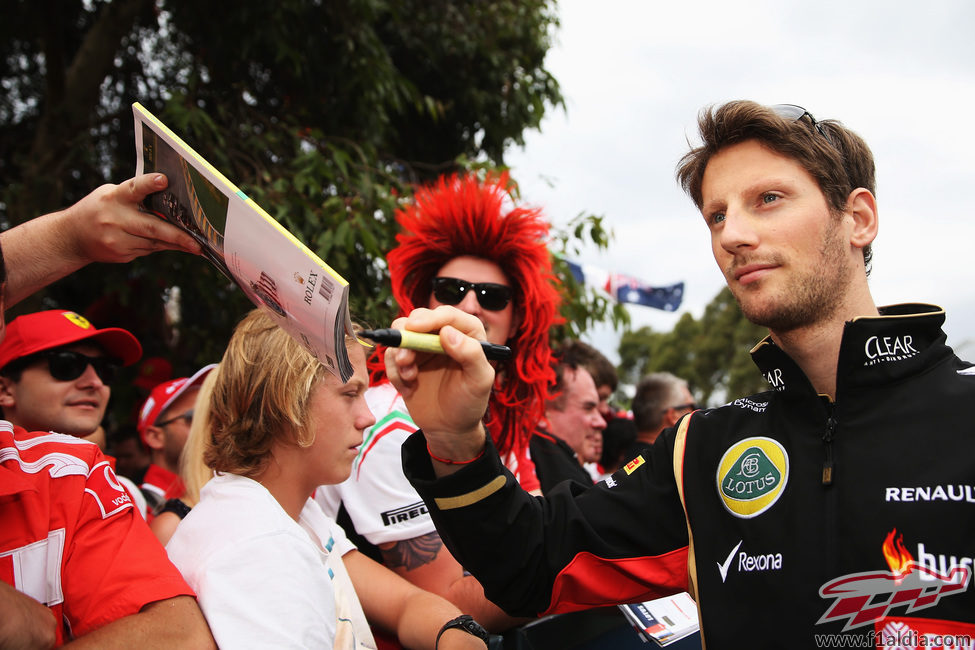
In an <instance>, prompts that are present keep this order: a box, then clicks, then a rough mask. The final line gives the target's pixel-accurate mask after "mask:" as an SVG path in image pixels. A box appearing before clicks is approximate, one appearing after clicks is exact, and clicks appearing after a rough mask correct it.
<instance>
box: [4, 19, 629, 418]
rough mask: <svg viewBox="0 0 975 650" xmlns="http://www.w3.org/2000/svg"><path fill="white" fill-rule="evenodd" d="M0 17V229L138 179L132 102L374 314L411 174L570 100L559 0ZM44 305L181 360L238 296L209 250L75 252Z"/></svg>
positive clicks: (230, 316)
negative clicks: (557, 62) (559, 41)
mask: <svg viewBox="0 0 975 650" xmlns="http://www.w3.org/2000/svg"><path fill="white" fill-rule="evenodd" d="M4 14H5V20H4V21H2V22H0V60H2V61H3V68H2V69H0V83H2V87H3V92H2V93H0V215H2V220H3V221H4V226H10V225H14V224H17V223H20V222H22V221H25V220H27V219H29V218H32V217H34V216H36V215H38V214H42V213H44V212H49V211H51V210H54V209H58V208H60V207H63V206H65V205H69V204H70V203H72V202H74V201H76V200H78V199H79V198H81V197H82V196H83V195H84V194H86V193H87V192H89V191H90V190H91V189H92V188H94V187H96V186H98V185H100V184H101V183H104V182H109V181H110V182H118V181H121V180H123V179H125V178H128V177H129V176H131V175H132V172H133V170H134V160H135V151H134V139H133V135H132V114H131V108H130V107H131V104H132V102H134V101H139V102H141V103H142V104H143V105H145V106H146V107H147V108H148V109H149V110H150V111H152V112H153V113H155V114H156V115H157V116H158V117H159V118H160V119H162V120H163V122H165V123H166V124H167V125H169V126H170V127H171V128H172V129H173V130H174V131H175V132H176V133H177V134H179V135H180V136H181V137H182V138H183V139H184V140H185V141H186V142H188V143H189V144H190V145H191V146H192V147H194V148H195V149H196V150H197V151H199V152H200V154H201V155H203V156H204V157H205V158H207V159H208V160H209V161H210V162H211V163H212V164H213V165H214V166H215V167H216V168H217V169H219V170H220V171H222V172H223V173H224V174H225V175H226V176H228V177H229V178H230V179H231V180H232V181H234V182H235V183H236V184H237V185H238V186H240V187H241V189H242V190H244V191H245V192H246V193H247V194H248V195H250V196H251V197H252V198H253V199H254V200H255V201H256V202H257V203H258V204H259V205H261V206H262V207H264V208H265V209H267V210H268V211H269V212H270V213H271V214H272V216H274V217H275V218H276V219H278V220H279V221H280V222H281V223H282V224H283V225H284V226H285V227H286V228H288V229H289V230H291V231H292V232H293V233H295V235H296V236H297V237H298V238H299V239H301V240H302V241H304V242H305V243H306V244H308V245H309V247H310V248H312V249H313V250H314V251H315V252H316V253H318V254H319V255H320V256H321V257H322V258H323V259H325V260H326V261H327V262H328V263H329V264H330V265H332V266H333V267H334V268H335V269H336V270H337V271H338V272H339V273H341V274H342V275H343V276H345V277H346V278H347V279H349V280H350V283H351V286H352V296H351V304H352V309H353V313H355V314H356V315H357V316H358V317H361V318H363V319H364V320H366V321H367V322H372V323H386V322H388V321H389V320H390V318H391V316H392V315H393V313H394V311H395V305H393V303H392V299H391V296H390V291H389V283H388V278H387V274H386V268H385V264H384V261H383V259H384V254H385V252H386V251H387V250H389V249H390V248H391V247H392V245H393V243H394V235H395V224H394V223H393V222H392V214H393V212H394V210H395V208H396V207H397V205H398V204H399V202H400V201H403V200H405V199H408V197H409V196H410V195H411V192H412V187H413V185H414V184H415V183H417V182H422V181H425V180H429V179H432V178H434V177H435V176H436V175H438V174H441V173H448V172H452V171H456V170H458V169H490V168H495V167H499V166H503V163H504V159H503V154H504V151H505V149H506V148H507V147H509V146H512V145H515V144H520V143H522V134H523V133H524V131H525V130H526V129H530V128H538V126H539V124H540V123H541V120H542V117H543V116H544V114H545V112H546V111H547V110H550V109H552V108H558V107H562V106H563V101H562V96H561V94H560V91H559V87H558V83H557V82H556V80H555V79H554V78H553V77H552V75H551V74H550V73H549V72H548V71H547V70H546V69H545V67H544V65H543V63H544V57H545V54H546V52H547V50H548V49H549V47H550V45H551V38H552V37H553V34H554V31H555V29H556V28H557V26H558V21H557V18H556V14H555V0H490V1H488V0H485V1H483V2H452V1H448V0H328V1H327V2H322V1H320V0H276V1H275V2H266V1H265V0H240V1H238V2H234V3H232V4H230V5H228V4H227V3H225V2H221V1H218V0H63V1H60V2H50V1H47V0H41V1H39V0H13V1H11V2H9V3H8V6H7V9H6V11H5V12H4ZM573 229H574V230H573ZM573 238H575V239H586V240H587V241H593V242H595V243H596V244H597V246H598V245H602V246H605V243H606V242H607V241H608V239H607V237H606V233H605V231H604V230H603V229H602V225H601V221H600V219H599V218H596V217H591V216H590V217H585V216H583V217H580V220H579V221H578V223H577V224H576V225H573V226H571V227H570V230H569V231H568V232H567V233H558V234H557V236H556V239H555V241H554V243H553V247H554V249H555V252H556V253H559V252H564V251H565V250H566V249H567V246H568V245H569V244H570V243H571V241H572V239H573ZM560 269H562V270H563V272H564V268H562V267H560ZM173 287H179V292H178V294H179V301H178V303H177V301H176V300H175V299H171V300H170V309H169V310H168V311H167V310H166V309H165V302H164V299H165V297H167V296H169V297H170V298H174V296H175V293H176V292H174V291H173V290H172V288H173ZM566 297H567V299H568V300H569V301H570V304H569V305H568V307H567V316H568V318H569V322H568V324H567V327H568V328H569V329H570V331H571V330H572V328H583V327H585V326H586V325H587V324H589V323H590V322H592V319H593V318H602V317H603V316H605V315H606V314H609V313H611V312H612V310H611V307H610V305H608V304H607V303H606V302H605V301H603V302H602V303H599V302H598V301H597V300H596V299H595V297H594V295H593V294H590V293H585V292H583V291H581V289H580V288H579V287H578V286H576V285H574V284H569V285H568V286H567V288H566ZM177 305H178V306H179V307H180V309H178V310H177V309H173V307H176V306H177ZM51 307H65V308H72V309H75V310H77V311H80V312H83V313H86V314H87V315H89V317H90V318H91V320H93V321H94V322H96V323H97V324H100V325H105V324H111V325H118V326H122V327H126V328H129V329H131V330H132V331H133V332H135V333H136V334H137V335H138V337H139V339H140V340H141V341H142V342H143V344H144V346H145V348H146V350H145V352H146V356H153V355H158V356H163V357H166V358H168V359H171V360H172V361H173V362H174V365H175V369H176V372H177V373H186V372H190V371H191V370H193V369H195V368H196V367H198V366H199V365H201V364H202V363H205V362H208V361H211V360H214V359H216V358H218V357H219V355H220V351H221V350H222V348H223V345H224V343H225V342H226V340H227V338H228V337H229V334H230V331H231V329H232V327H233V324H234V323H235V322H236V321H237V320H238V319H239V317H240V316H241V315H242V313H243V312H244V311H245V310H246V309H247V308H248V307H249V305H248V303H247V302H246V299H245V298H244V297H243V295H242V294H241V292H239V291H237V290H236V289H235V288H234V287H232V286H231V285H230V284H229V283H228V282H227V280H226V279H225V278H223V277H222V276H221V275H220V274H219V273H218V272H217V271H216V270H215V269H213V268H211V267H210V266H209V265H207V264H206V263H205V262H204V261H203V260H202V259H198V258H194V257H191V256H187V255H183V254H178V253H161V254H156V255H152V256H149V257H147V258H143V259H140V260H137V261H136V262H134V263H132V264H128V265H95V266H93V267H90V268H88V269H84V270H82V271H81V272H79V273H77V274H75V275H73V276H72V277H70V278H66V279H65V280H62V281H61V282H59V283H57V284H55V285H54V286H52V287H50V288H49V289H48V290H47V291H45V292H44V293H41V294H38V295H37V296H34V297H33V298H32V299H30V300H29V301H27V302H26V303H23V304H22V305H19V306H18V308H17V312H15V313H14V314H11V316H13V315H15V314H16V313H18V312H26V311H33V310H36V309H43V308H51ZM174 314H176V315H178V316H179V320H178V321H174V320H173V315H174ZM616 318H620V316H619V314H617V315H616ZM587 319H589V320H587ZM575 331H578V330H575ZM133 390H134V389H133ZM122 393H124V389H121V390H120V389H116V394H117V395H119V398H118V399H122V400H123V401H124V400H125V396H124V395H122ZM135 399H136V397H135V396H131V397H130V401H135Z"/></svg>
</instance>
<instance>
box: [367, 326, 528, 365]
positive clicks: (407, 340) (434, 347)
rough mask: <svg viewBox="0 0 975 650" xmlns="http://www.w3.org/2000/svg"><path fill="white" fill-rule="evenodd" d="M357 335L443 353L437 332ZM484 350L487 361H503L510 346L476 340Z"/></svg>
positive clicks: (381, 342)
mask: <svg viewBox="0 0 975 650" xmlns="http://www.w3.org/2000/svg"><path fill="white" fill-rule="evenodd" d="M359 336H361V337H364V338H367V339H371V340H373V341H375V342H376V343H379V344H380V345H388V346H389V347H391V348H406V349H408V350H418V351H420V352H433V353H435V354H444V350H443V346H441V345H440V336H439V335H438V334H425V333H422V332H410V331H407V330H394V329H381V330H362V331H361V332H359ZM478 342H479V343H480V344H481V348H482V349H483V350H484V356H486V357H487V358H488V360H489V361H504V360H505V359H510V358H511V348H509V347H508V346H506V345H497V344H495V343H488V342H487V341H478Z"/></svg>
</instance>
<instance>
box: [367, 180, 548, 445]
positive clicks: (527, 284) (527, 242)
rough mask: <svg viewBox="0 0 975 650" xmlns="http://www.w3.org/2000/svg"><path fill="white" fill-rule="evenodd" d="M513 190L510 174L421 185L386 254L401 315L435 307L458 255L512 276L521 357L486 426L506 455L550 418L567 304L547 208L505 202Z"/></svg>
mask: <svg viewBox="0 0 975 650" xmlns="http://www.w3.org/2000/svg"><path fill="white" fill-rule="evenodd" d="M508 185H509V179H508V174H507V172H505V173H502V174H500V175H491V176H488V177H487V178H486V179H484V180H480V179H478V178H477V177H476V176H474V175H469V176H457V175H454V176H449V177H446V178H445V177H441V178H439V179H438V180H437V181H436V182H435V183H433V184H432V185H429V186H424V187H420V188H418V189H417V190H416V193H415V194H414V197H413V201H412V202H411V203H410V204H409V205H406V206H404V207H402V208H400V209H399V210H397V212H396V220H397V222H398V223H399V226H400V233H399V234H398V235H397V236H396V241H397V246H396V248H394V249H393V250H392V251H390V252H389V255H387V257H386V261H387V263H388V265H389V276H390V281H391V283H392V289H393V297H394V298H395V299H396V302H397V303H398V304H399V308H400V315H405V314H408V313H409V312H410V311H412V310H413V309H414V308H415V307H426V306H427V305H428V303H429V299H430V293H431V283H432V282H433V278H434V277H436V275H437V272H438V271H439V270H440V269H441V268H442V267H443V266H444V264H446V263H447V262H449V261H450V260H452V259H454V258H456V257H461V256H472V257H479V258H481V259H484V260H488V261H490V262H494V263H495V264H497V265H498V267H500V269H501V270H502V271H503V272H504V274H505V275H506V276H507V278H508V281H509V283H510V284H511V287H512V289H513V290H514V311H513V313H514V315H515V318H516V319H517V321H516V322H518V323H519V326H518V331H517V334H515V336H514V337H512V338H511V339H509V340H508V342H507V344H508V345H509V346H510V347H511V348H512V350H513V351H514V357H513V358H512V359H510V360H508V361H504V362H501V364H500V365H499V366H498V377H497V379H496V381H495V386H494V391H493V392H492V394H491V401H490V404H489V406H488V417H487V422H486V424H487V428H488V431H489V432H490V434H491V437H492V438H493V440H494V442H495V445H496V446H497V448H498V451H499V452H500V453H501V455H502V457H504V456H505V455H506V454H508V453H509V452H510V451H511V450H512V449H514V448H520V447H523V446H525V445H527V444H528V439H529V438H530V437H531V435H532V433H533V431H534V429H535V426H536V425H537V424H538V421H539V420H540V419H541V418H542V416H543V414H544V411H545V401H546V398H547V395H548V386H549V384H550V383H551V382H553V381H554V379H555V377H554V373H553V371H552V367H551V363H550V362H551V358H552V351H551V348H550V346H549V340H548V334H549V329H550V328H551V327H552V325H553V324H555V323H556V322H557V316H556V308H557V307H558V304H559V293H558V290H557V289H556V286H557V280H556V279H555V275H554V274H553V273H552V261H551V257H550V254H549V251H548V246H547V245H546V239H547V237H548V230H549V225H548V223H547V222H546V221H545V220H544V219H543V218H542V214H541V210H539V209H535V208H525V207H513V205H510V204H509V205H505V204H506V202H510V201H512V197H511V194H510V191H509V190H508ZM506 209H507V211H505V210H506ZM380 358H381V357H380ZM373 367H374V369H375V365H374V366H373ZM374 376H375V375H374Z"/></svg>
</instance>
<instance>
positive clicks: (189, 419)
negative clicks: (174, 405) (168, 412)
mask: <svg viewBox="0 0 975 650" xmlns="http://www.w3.org/2000/svg"><path fill="white" fill-rule="evenodd" d="M177 420H186V424H192V423H193V409H190V410H189V411H186V412H185V413H180V414H179V415H175V416H173V417H171V418H169V419H168V420H165V421H164V422H156V424H155V426H157V427H164V426H166V425H167V424H172V423H173V422H176V421H177Z"/></svg>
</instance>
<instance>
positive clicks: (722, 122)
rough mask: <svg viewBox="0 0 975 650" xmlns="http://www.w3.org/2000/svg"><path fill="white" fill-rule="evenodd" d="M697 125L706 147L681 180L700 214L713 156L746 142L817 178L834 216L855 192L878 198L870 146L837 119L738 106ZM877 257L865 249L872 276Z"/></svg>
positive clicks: (681, 168)
mask: <svg viewBox="0 0 975 650" xmlns="http://www.w3.org/2000/svg"><path fill="white" fill-rule="evenodd" d="M697 124H698V129H699V131H700V135H701V141H702V144H701V145H700V146H699V147H694V148H693V149H691V150H690V151H689V152H687V153H686V154H684V156H683V157H682V158H681V159H680V161H679V162H678V164H677V180H678V181H680V184H681V187H683V188H684V191H685V192H687V194H688V195H689V196H690V197H691V199H693V200H694V204H695V205H696V206H697V207H698V209H701V207H702V206H703V204H704V198H703V195H702V190H701V185H702V183H703V180H704V171H705V170H706V169H707V166H708V162H709V161H710V160H711V157H712V156H714V155H715V154H717V153H718V152H719V151H721V150H722V149H724V148H725V147H729V146H731V145H734V144H738V143H740V142H745V141H747V140H757V141H758V142H760V143H761V144H762V145H763V146H765V147H768V148H769V149H771V150H772V151H774V152H776V153H778V154H781V155H783V156H786V157H788V158H791V159H793V160H795V161H796V162H797V163H799V164H800V165H801V166H802V167H803V169H805V170H806V171H807V172H808V173H809V175H810V176H812V177H813V178H814V179H815V181H816V183H817V184H818V185H819V189H820V190H821V191H822V192H823V195H824V196H825V197H826V203H827V204H828V205H829V207H830V209H831V210H832V211H833V212H834V213H839V212H841V211H842V210H843V209H844V208H845V207H846V200H847V198H848V197H849V196H850V192H852V191H853V190H855V189H857V188H858V187H863V188H865V189H868V190H870V193H871V194H874V195H876V179H875V172H876V169H875V165H874V161H873V153H871V151H870V147H868V146H867V143H866V142H864V140H863V138H861V137H860V136H858V135H857V134H856V133H854V132H853V131H850V130H849V129H847V128H846V127H844V126H843V125H842V124H840V123H839V122H837V121H835V120H819V121H816V120H814V118H813V117H812V116H811V115H810V114H809V113H805V114H803V115H802V116H801V117H799V118H798V119H790V118H788V117H783V116H782V115H779V114H778V113H776V112H775V110H774V109H773V108H772V107H769V106H762V105H761V104H757V103H755V102H750V101H733V102H728V103H727V104H724V105H722V106H719V107H717V108H715V107H709V108H706V109H704V110H703V111H701V114H700V115H699V116H698V120H697ZM872 258H873V251H872V249H871V247H870V246H869V245H868V246H865V247H864V249H863V262H864V266H865V267H866V269H867V273H868V274H869V273H870V262H871V260H872Z"/></svg>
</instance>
